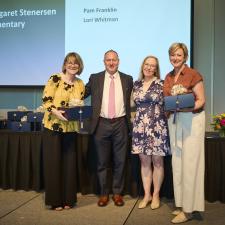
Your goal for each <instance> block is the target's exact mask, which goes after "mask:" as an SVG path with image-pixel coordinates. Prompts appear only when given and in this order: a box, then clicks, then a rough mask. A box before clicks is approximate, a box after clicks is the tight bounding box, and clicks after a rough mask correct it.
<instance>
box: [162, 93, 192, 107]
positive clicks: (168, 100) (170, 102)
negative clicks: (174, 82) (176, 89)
mask: <svg viewBox="0 0 225 225" xmlns="http://www.w3.org/2000/svg"><path fill="white" fill-rule="evenodd" d="M164 103H165V111H177V110H182V109H187V108H193V107H194V105H195V99H194V95H193V94H192V93H190V94H183V95H175V96H166V97H164Z"/></svg>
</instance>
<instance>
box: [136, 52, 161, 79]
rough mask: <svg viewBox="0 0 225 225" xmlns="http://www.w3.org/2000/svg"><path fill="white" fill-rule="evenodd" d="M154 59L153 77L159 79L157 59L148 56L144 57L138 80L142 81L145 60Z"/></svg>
mask: <svg viewBox="0 0 225 225" xmlns="http://www.w3.org/2000/svg"><path fill="white" fill-rule="evenodd" d="M149 58H151V59H155V61H156V70H155V74H154V77H157V78H158V79H160V68H159V60H158V58H157V57H155V56H153V55H149V56H146V57H145V58H144V60H143V62H142V64H141V69H140V74H139V78H138V80H143V79H144V73H143V68H144V65H145V62H146V60H147V59H149Z"/></svg>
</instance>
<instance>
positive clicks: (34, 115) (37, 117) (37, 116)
mask: <svg viewBox="0 0 225 225" xmlns="http://www.w3.org/2000/svg"><path fill="white" fill-rule="evenodd" d="M43 117H44V113H42V112H30V113H28V114H27V122H39V123H42V120H43Z"/></svg>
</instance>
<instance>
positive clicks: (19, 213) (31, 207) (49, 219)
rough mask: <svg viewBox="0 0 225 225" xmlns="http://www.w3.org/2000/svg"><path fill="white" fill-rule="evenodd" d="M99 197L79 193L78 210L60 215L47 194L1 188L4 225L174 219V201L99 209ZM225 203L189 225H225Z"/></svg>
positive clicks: (115, 224) (125, 224)
mask: <svg viewBox="0 0 225 225" xmlns="http://www.w3.org/2000/svg"><path fill="white" fill-rule="evenodd" d="M97 199H98V198H97V196H95V195H81V194H78V202H77V205H76V207H74V208H73V209H70V210H63V211H60V212H56V211H53V210H49V209H47V208H46V207H45V205H44V193H38V192H35V191H13V190H1V189H0V225H89V224H90V225H151V224H152V225H153V224H154V225H164V224H165V225H166V224H171V223H170V220H171V219H172V218H173V216H172V215H171V212H172V210H173V201H171V200H167V199H164V198H163V199H162V204H161V207H160V208H159V209H157V210H151V208H150V206H148V207H147V208H145V209H138V203H139V201H140V199H138V198H131V197H130V196H128V195H127V196H125V198H124V199H125V206H124V207H116V206H114V203H113V201H112V200H110V203H109V205H108V206H106V207H103V208H100V207H98V206H97V204H96V203H97ZM224 212H225V204H223V203H220V202H215V203H209V202H206V211H205V212H204V213H201V214H199V213H195V214H194V218H193V220H191V221H189V222H188V224H189V225H193V224H201V225H209V224H210V225H211V224H216V225H222V224H223V225H224V224H225V214H224Z"/></svg>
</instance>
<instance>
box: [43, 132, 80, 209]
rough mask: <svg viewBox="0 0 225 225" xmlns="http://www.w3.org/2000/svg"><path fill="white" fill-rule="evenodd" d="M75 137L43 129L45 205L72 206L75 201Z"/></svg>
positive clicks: (72, 134)
mask: <svg viewBox="0 0 225 225" xmlns="http://www.w3.org/2000/svg"><path fill="white" fill-rule="evenodd" d="M75 145H76V135H75V133H73V132H68V133H59V132H54V131H50V130H48V129H45V134H44V138H43V159H44V178H45V204H46V205H50V206H65V205H68V206H71V207H72V206H74V204H75V202H76V201H77V196H76V194H77V184H76V180H77V179H76V173H77V171H76V151H75Z"/></svg>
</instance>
